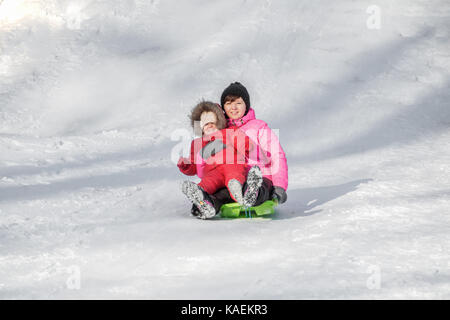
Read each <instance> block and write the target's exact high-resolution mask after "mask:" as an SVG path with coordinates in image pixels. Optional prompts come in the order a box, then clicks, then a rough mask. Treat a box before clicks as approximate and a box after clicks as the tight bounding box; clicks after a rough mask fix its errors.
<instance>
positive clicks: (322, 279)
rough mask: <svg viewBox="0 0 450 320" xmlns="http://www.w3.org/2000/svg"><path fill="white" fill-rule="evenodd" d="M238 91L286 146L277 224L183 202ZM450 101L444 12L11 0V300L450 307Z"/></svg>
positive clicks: (3, 100) (2, 37)
mask: <svg viewBox="0 0 450 320" xmlns="http://www.w3.org/2000/svg"><path fill="white" fill-rule="evenodd" d="M233 81H240V82H242V83H243V84H244V85H245V86H246V87H247V89H248V90H249V93H250V97H251V103H252V107H253V108H254V109H255V112H256V115H257V118H259V119H262V120H265V121H266V122H267V123H268V124H269V125H270V127H271V128H273V129H279V137H280V141H281V143H282V146H283V148H284V150H285V152H286V156H287V159H288V165H289V188H288V191H287V193H288V200H287V202H286V203H285V204H283V205H281V206H279V207H278V212H277V213H276V215H275V216H274V218H273V219H237V220H220V219H212V220H206V221H203V220H200V219H196V218H194V217H192V216H190V208H191V205H190V203H189V201H188V200H187V199H186V197H185V196H184V195H183V194H182V192H181V190H180V183H181V181H182V180H183V179H186V177H185V176H183V175H182V174H181V173H180V172H179V171H178V169H177V167H176V162H174V161H173V158H177V155H178V153H177V152H178V151H179V149H180V148H179V147H180V143H181V144H188V143H189V141H186V140H184V141H182V142H180V139H179V138H180V137H181V133H182V131H183V130H184V131H189V132H190V131H191V129H190V127H189V125H190V124H189V119H188V118H187V115H188V114H189V112H190V110H191V109H192V107H193V106H194V105H195V104H196V103H197V102H198V101H199V100H200V99H201V98H205V99H209V100H213V101H218V100H219V97H220V94H221V92H222V90H223V89H224V88H225V87H226V86H227V85H228V84H229V83H230V82H233ZM449 89H450V2H449V1H448V0H442V1H439V0H433V1H431V2H430V1H425V0H409V1H406V0H401V1H388V0H377V1H364V0H363V1H351V0H339V1H325V0H319V1H306V0H290V1H288V0H280V1H270V0H266V1H257V0H247V1H225V0H224V1H206V0H193V1H175V0H166V1H159V0H152V1H149V0H120V1H119V0H108V1H93V0H79V1H69V0H40V1H32V0H0V121H1V122H0V123H1V125H0V298H2V299H25V298H27V299H28V298H31V299H55V298H59V299H77V298H85V299H94V298H107V299H116V298H121V299H135V298H136V299H388V298H393V299H405V298H406V299H449V298H450V105H449V101H450V90H449ZM190 179H192V181H198V179H197V178H195V179H194V178H190Z"/></svg>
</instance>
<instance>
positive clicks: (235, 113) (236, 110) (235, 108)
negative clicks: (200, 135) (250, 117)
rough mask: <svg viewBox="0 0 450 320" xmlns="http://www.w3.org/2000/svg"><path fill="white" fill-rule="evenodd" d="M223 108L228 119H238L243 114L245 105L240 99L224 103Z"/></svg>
mask: <svg viewBox="0 0 450 320" xmlns="http://www.w3.org/2000/svg"><path fill="white" fill-rule="evenodd" d="M223 108H224V109H225V113H226V114H227V116H228V118H230V119H240V118H242V117H243V116H244V114H245V109H246V105H245V102H244V100H243V99H242V98H237V99H236V100H234V101H233V102H231V101H227V102H225V104H224V106H223Z"/></svg>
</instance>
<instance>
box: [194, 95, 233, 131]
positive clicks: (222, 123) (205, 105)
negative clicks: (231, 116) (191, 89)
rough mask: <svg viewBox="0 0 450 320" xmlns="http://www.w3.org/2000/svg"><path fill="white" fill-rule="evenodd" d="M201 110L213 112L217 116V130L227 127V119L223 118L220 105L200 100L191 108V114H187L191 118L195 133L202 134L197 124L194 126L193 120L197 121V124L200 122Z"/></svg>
mask: <svg viewBox="0 0 450 320" xmlns="http://www.w3.org/2000/svg"><path fill="white" fill-rule="evenodd" d="M203 112H214V114H215V115H216V118H217V123H216V127H217V129H218V130H222V129H225V128H226V127H227V120H226V119H225V115H224V113H223V110H222V108H221V107H220V105H219V104H217V103H214V102H211V101H205V100H202V101H201V102H200V103H198V104H197V105H196V106H195V107H194V108H193V109H192V112H191V115H190V116H189V118H190V119H191V126H192V128H193V129H194V132H195V134H196V135H198V136H201V135H202V128H200V126H198V125H197V126H196V125H195V122H196V121H197V124H198V123H199V122H200V117H201V115H202V113H203Z"/></svg>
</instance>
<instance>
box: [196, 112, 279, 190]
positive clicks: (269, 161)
mask: <svg viewBox="0 0 450 320" xmlns="http://www.w3.org/2000/svg"><path fill="white" fill-rule="evenodd" d="M232 127H238V128H239V129H241V130H242V131H244V133H245V134H246V135H247V136H248V137H249V138H250V139H251V140H252V141H253V142H254V143H255V145H256V146H257V147H256V148H254V149H253V150H252V151H251V152H250V155H249V159H248V164H249V166H250V167H251V166H254V165H257V166H259V167H260V168H261V171H262V174H263V176H264V177H267V178H268V179H270V180H271V181H272V183H273V185H274V186H278V187H281V188H283V189H284V190H287V187H288V166H287V161H286V155H285V153H284V151H283V148H282V147H281V145H280V142H279V140H278V137H277V136H276V135H275V133H274V132H273V131H272V130H271V129H270V128H269V126H268V125H267V123H265V122H264V121H262V120H258V119H256V118H255V111H254V110H253V109H252V108H250V109H249V111H248V113H247V115H245V116H244V117H242V118H241V119H237V120H232V119H228V128H232ZM195 163H196V164H197V175H198V176H199V178H202V177H203V171H204V167H205V165H206V162H205V161H204V160H203V158H202V157H201V156H200V155H197V158H196V161H195Z"/></svg>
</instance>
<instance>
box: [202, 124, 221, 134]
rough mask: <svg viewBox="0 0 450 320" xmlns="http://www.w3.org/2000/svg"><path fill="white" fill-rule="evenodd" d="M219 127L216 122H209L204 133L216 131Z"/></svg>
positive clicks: (204, 128)
mask: <svg viewBox="0 0 450 320" xmlns="http://www.w3.org/2000/svg"><path fill="white" fill-rule="evenodd" d="M217 130H218V129H217V127H216V124H215V123H214V122H208V123H207V124H205V126H204V127H203V134H211V133H214V132H216V131H217Z"/></svg>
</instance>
